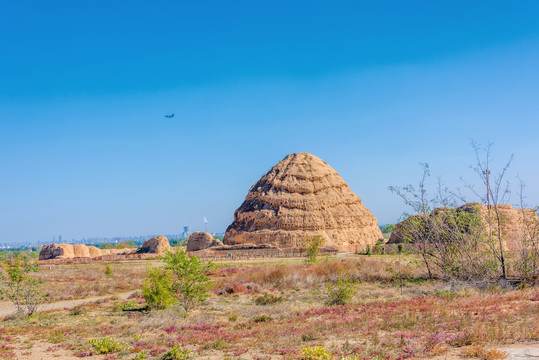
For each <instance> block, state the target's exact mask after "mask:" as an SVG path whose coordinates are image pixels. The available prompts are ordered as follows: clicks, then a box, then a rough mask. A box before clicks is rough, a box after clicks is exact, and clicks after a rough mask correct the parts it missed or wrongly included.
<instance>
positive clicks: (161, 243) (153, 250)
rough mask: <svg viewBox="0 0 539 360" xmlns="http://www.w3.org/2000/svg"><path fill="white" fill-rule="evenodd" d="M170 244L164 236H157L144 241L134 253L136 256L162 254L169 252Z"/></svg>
mask: <svg viewBox="0 0 539 360" xmlns="http://www.w3.org/2000/svg"><path fill="white" fill-rule="evenodd" d="M171 249H172V248H171V247H170V243H169V242H168V239H167V237H166V236H163V235H159V236H156V237H153V238H151V239H148V240H146V241H144V244H142V246H141V247H139V248H138V249H137V251H136V253H137V254H163V253H165V252H167V251H170V250H171Z"/></svg>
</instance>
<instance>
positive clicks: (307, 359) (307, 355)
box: [301, 346, 331, 360]
mask: <svg viewBox="0 0 539 360" xmlns="http://www.w3.org/2000/svg"><path fill="white" fill-rule="evenodd" d="M301 354H302V355H303V357H302V359H303V360H331V353H330V352H329V351H327V350H326V349H325V348H323V347H319V346H314V347H307V348H303V349H302V350H301Z"/></svg>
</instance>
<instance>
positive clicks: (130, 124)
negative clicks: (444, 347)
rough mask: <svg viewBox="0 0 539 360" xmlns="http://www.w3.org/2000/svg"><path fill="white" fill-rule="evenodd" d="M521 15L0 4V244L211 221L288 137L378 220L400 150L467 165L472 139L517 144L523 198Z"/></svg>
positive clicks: (249, 4) (524, 36)
mask: <svg viewBox="0 0 539 360" xmlns="http://www.w3.org/2000/svg"><path fill="white" fill-rule="evenodd" d="M538 19H539V2H538V1H518V2H514V1H473V2H470V1H445V2H442V1H383V2H382V1H380V2H372V1H370V2H358V1H350V2H346V1H327V2H319V1H271V2H260V1H243V2H239V1H226V2H225V1H191V2H187V1H91V2H89V1H88V2H82V1H46V2H44V1H23V0H22V1H3V2H2V3H1V4H0V55H1V56H0V165H1V170H0V171H1V173H0V175H1V176H0V242H11V241H25V242H26V241H30V242H31V241H38V240H40V241H49V240H52V237H53V236H56V237H57V236H58V235H60V234H61V235H62V237H63V238H64V239H72V238H82V237H93V236H117V235H120V234H121V235H138V234H155V233H177V232H180V231H181V227H182V226H183V225H190V226H191V227H192V228H193V229H195V230H202V229H203V223H202V218H203V216H206V217H207V218H208V220H209V226H210V231H214V232H217V231H224V230H225V228H226V226H227V225H228V224H229V223H230V222H231V220H232V217H233V212H234V210H235V209H236V208H237V207H238V206H239V205H240V204H241V202H242V201H243V198H244V197H245V195H246V193H247V191H248V189H249V187H250V186H251V185H252V184H253V183H254V182H255V181H256V180H257V179H258V178H259V177H260V176H261V175H262V174H264V173H265V172H266V171H267V170H268V169H269V168H270V167H271V166H272V165H274V164H275V163H277V162H278V161H280V160H281V159H282V158H283V157H284V156H285V155H286V154H288V153H292V152H310V153H313V154H314V155H317V156H319V157H321V158H323V159H324V160H326V161H327V162H328V163H329V164H330V165H332V166H333V167H334V168H335V169H336V170H337V171H338V172H339V173H340V174H341V175H342V176H343V178H344V179H345V180H346V181H347V182H348V183H349V185H350V186H351V188H352V189H353V190H354V191H355V192H356V193H357V194H358V195H359V196H360V197H361V198H362V199H363V201H364V203H365V204H366V205H367V207H368V208H370V209H371V211H372V212H373V213H374V215H375V216H376V217H377V218H378V220H379V222H380V223H390V222H395V221H397V220H398V218H399V216H400V215H401V214H402V212H403V211H404V210H405V208H404V206H403V205H402V203H401V202H400V200H399V199H398V198H396V197H395V196H394V195H392V194H391V193H389V192H388V190H387V187H388V186H389V185H405V184H408V183H415V182H417V180H418V177H419V175H420V174H419V173H420V169H419V166H418V163H420V162H428V163H430V165H431V169H432V172H433V175H434V177H435V176H443V178H444V179H445V181H446V182H447V183H448V184H449V185H451V186H457V185H458V180H459V177H460V176H462V177H465V178H467V179H470V180H471V181H473V180H474V175H473V173H472V171H471V170H470V169H469V166H470V165H471V164H472V163H473V159H474V154H473V151H472V150H471V148H470V147H469V139H470V138H473V139H476V140H477V141H479V142H483V143H485V142H487V141H488V140H490V141H492V142H494V144H495V147H494V150H495V153H494V155H495V160H496V161H498V163H500V162H502V161H503V160H505V159H506V158H507V157H509V155H510V154H512V153H515V155H516V159H515V161H514V163H513V166H512V172H511V173H510V177H509V178H508V179H509V180H511V181H514V176H515V175H516V174H517V173H519V174H520V176H521V177H522V178H523V179H524V180H525V181H526V182H527V184H528V190H527V195H528V202H529V203H530V205H536V204H539V189H538V187H537V179H538V178H539V167H538V166H537V162H538V161H537V154H538V150H539V143H538V131H539V101H538V99H539V21H538ZM168 113H174V114H176V116H175V117H174V118H172V119H168V118H165V117H163V115H165V114H168ZM516 201H517V198H516V196H515V194H514V196H513V198H512V202H516Z"/></svg>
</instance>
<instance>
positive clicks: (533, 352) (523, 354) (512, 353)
mask: <svg viewBox="0 0 539 360" xmlns="http://www.w3.org/2000/svg"><path fill="white" fill-rule="evenodd" d="M500 350H503V351H505V352H506V353H508V354H509V357H508V359H509V360H522V359H529V360H533V359H539V344H531V345H513V346H507V347H503V348H500Z"/></svg>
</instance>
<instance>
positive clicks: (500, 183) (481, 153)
mask: <svg viewBox="0 0 539 360" xmlns="http://www.w3.org/2000/svg"><path fill="white" fill-rule="evenodd" d="M470 144H471V146H472V148H473V149H474V152H475V159H476V164H475V166H472V169H473V170H474V171H475V173H476V174H477V175H478V176H479V178H480V179H481V180H482V181H483V184H484V186H485V188H486V189H487V191H486V192H485V193H484V194H486V196H485V195H482V194H481V192H478V191H477V190H476V189H475V188H474V186H473V185H470V184H469V183H466V184H467V187H468V189H470V190H471V191H472V192H473V193H474V194H475V195H476V196H478V197H479V198H480V199H481V202H482V203H483V204H487V216H486V219H485V220H486V221H487V224H488V231H487V232H486V238H487V239H488V241H487V244H488V245H489V247H490V249H491V251H492V254H493V255H494V256H495V257H496V259H497V260H498V261H499V263H500V270H501V273H502V278H504V279H505V278H506V277H507V268H506V259H505V251H504V246H503V233H502V216H501V214H500V211H499V208H498V205H499V204H503V203H507V202H509V198H510V195H511V191H510V189H509V182H507V181H506V180H505V177H506V175H507V170H508V169H509V167H510V166H511V163H512V162H513V159H514V154H512V155H511V156H510V157H509V160H508V161H507V162H506V163H505V165H504V166H503V167H502V169H501V171H500V172H498V173H497V174H496V175H495V176H494V178H492V177H490V174H491V171H490V163H491V150H492V145H493V144H492V143H488V144H487V146H486V147H485V148H484V149H481V145H480V144H478V143H476V142H474V141H473V140H472V141H471V142H470ZM490 203H492V206H490V205H489V204H490ZM491 210H492V212H493V213H494V215H492V214H491ZM493 228H494V231H493V230H492V229H493ZM493 232H494V233H493Z"/></svg>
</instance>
